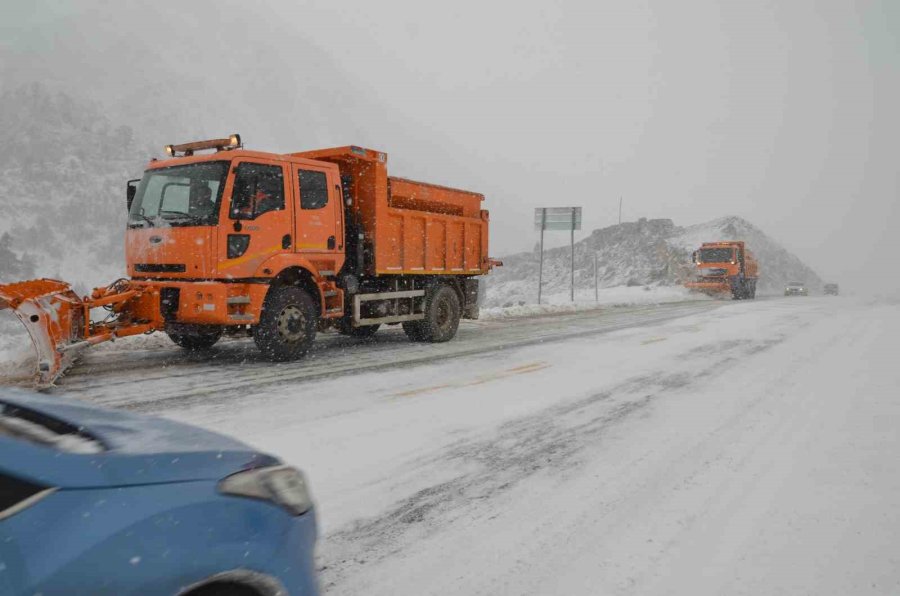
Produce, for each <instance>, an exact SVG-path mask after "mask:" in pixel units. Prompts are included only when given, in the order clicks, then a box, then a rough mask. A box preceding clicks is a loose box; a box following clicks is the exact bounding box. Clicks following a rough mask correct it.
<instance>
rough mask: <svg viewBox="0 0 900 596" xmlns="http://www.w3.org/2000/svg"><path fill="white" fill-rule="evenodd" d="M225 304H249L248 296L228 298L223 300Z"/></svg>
mask: <svg viewBox="0 0 900 596" xmlns="http://www.w3.org/2000/svg"><path fill="white" fill-rule="evenodd" d="M225 303H226V304H250V296H229V297H228V298H226V299H225Z"/></svg>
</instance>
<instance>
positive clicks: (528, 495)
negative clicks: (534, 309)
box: [59, 297, 900, 595]
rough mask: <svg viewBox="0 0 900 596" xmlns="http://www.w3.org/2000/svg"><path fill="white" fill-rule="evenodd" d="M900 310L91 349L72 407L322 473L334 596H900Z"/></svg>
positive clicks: (839, 309)
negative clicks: (200, 432) (220, 439)
mask: <svg viewBox="0 0 900 596" xmlns="http://www.w3.org/2000/svg"><path fill="white" fill-rule="evenodd" d="M898 336H900V301H898V300H894V301H891V300H881V301H877V300H867V299H862V298H845V297H841V298H795V299H771V300H757V301H750V302H734V303H731V302H725V303H722V302H709V301H703V302H698V303H683V304H673V305H663V306H656V307H653V306H650V307H636V308H620V309H608V310H602V311H599V312H578V313H572V314H566V315H556V316H545V317H537V318H523V319H512V320H497V321H478V322H474V323H469V324H467V325H466V326H464V327H463V328H462V329H461V333H460V337H459V338H458V340H456V341H454V342H450V343H448V344H440V345H433V346H430V345H424V346H422V345H417V344H409V343H408V342H407V341H406V340H405V338H404V337H403V335H402V334H401V333H398V332H396V331H388V332H387V333H383V332H379V335H378V338H377V339H376V340H375V341H373V342H363V343H360V342H358V341H355V340H350V339H347V338H343V337H334V336H332V337H326V338H323V339H324V341H322V342H321V343H320V345H319V346H318V347H317V349H316V351H315V353H314V354H313V358H311V359H310V360H308V361H306V362H303V363H294V364H284V365H272V364H271V363H267V362H261V361H259V360H258V359H257V357H256V356H255V353H254V352H253V351H252V347H250V346H249V345H248V344H247V342H246V341H236V342H229V343H225V344H223V346H221V347H220V348H219V349H218V350H217V351H216V352H215V354H214V358H212V359H209V358H200V357H198V358H187V359H185V358H184V357H183V356H182V355H181V353H180V352H178V351H177V350H173V349H172V348H171V347H170V346H169V345H168V344H166V343H165V341H166V340H165V339H164V338H161V339H160V340H155V339H153V338H148V339H147V340H146V343H145V344H144V345H143V348H142V349H137V350H135V349H133V348H134V347H135V346H131V349H121V348H122V347H124V346H119V348H120V349H116V347H115V346H114V347H112V348H109V349H105V350H97V351H95V352H93V353H89V354H88V355H87V356H86V358H85V360H84V361H83V363H82V364H81V365H79V367H77V368H76V369H74V370H73V371H72V373H71V374H70V375H69V376H67V377H66V378H65V380H64V382H63V384H62V386H61V387H60V388H59V393H68V394H69V395H72V396H75V397H78V398H80V399H88V400H92V401H96V402H100V403H106V404H109V405H114V406H118V407H127V408H135V409H140V410H146V411H152V412H155V413H157V414H162V415H166V416H169V417H172V418H175V419H178V420H182V421H186V422H189V423H193V424H196V425H199V426H203V427H208V428H211V429H215V430H218V431H221V432H225V433H228V434H231V435H233V436H236V437H238V438H240V439H242V440H245V441H247V442H249V443H251V444H253V445H256V446H258V447H259V448H261V449H263V450H265V451H268V452H271V453H274V454H277V455H279V456H280V457H282V458H283V459H285V460H286V461H288V462H290V463H292V464H295V465H297V466H298V467H300V468H302V469H304V470H305V471H306V472H307V473H308V475H309V477H310V481H311V483H312V486H313V489H314V493H315V496H316V498H317V502H318V508H319V514H320V519H321V522H322V539H321V542H320V549H319V560H320V566H321V577H322V583H323V587H324V588H325V592H326V593H328V594H342V595H343V594H347V595H350V594H363V593H364V594H368V595H403V594H416V595H422V594H435V595H437V594H440V595H456V594H458V595H470V594H492V595H494V594H504V595H506V594H509V595H545V594H567V595H569V594H572V595H579V594H584V595H598V594H599V595H603V594H615V595H619V594H641V595H643V594H681V593H691V594H817V595H818V594H834V595H844V594H898V593H900V554H898V553H900V548H898V547H900V539H898V538H897V536H900V458H898V457H897V453H900V433H898V431H897V429H898V427H900V399H898V395H900V391H898V390H900V367H898V366H897V358H896V347H895V344H896V337H898Z"/></svg>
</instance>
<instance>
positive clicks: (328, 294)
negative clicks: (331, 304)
mask: <svg viewBox="0 0 900 596" xmlns="http://www.w3.org/2000/svg"><path fill="white" fill-rule="evenodd" d="M322 295H323V296H325V297H326V298H333V297H334V296H337V295H338V293H337V290H326V291H324V292H322Z"/></svg>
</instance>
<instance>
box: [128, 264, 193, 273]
mask: <svg viewBox="0 0 900 596" xmlns="http://www.w3.org/2000/svg"><path fill="white" fill-rule="evenodd" d="M134 270H135V271H136V272H137V273H184V272H185V271H187V267H185V266H184V265H183V264H181V263H169V264H166V263H138V264H137V265H135V266H134Z"/></svg>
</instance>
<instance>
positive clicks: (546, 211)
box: [534, 207, 581, 232]
mask: <svg viewBox="0 0 900 596" xmlns="http://www.w3.org/2000/svg"><path fill="white" fill-rule="evenodd" d="M534 229H535V230H564V231H566V232H568V231H570V230H580V229H581V207H537V208H535V210H534Z"/></svg>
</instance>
